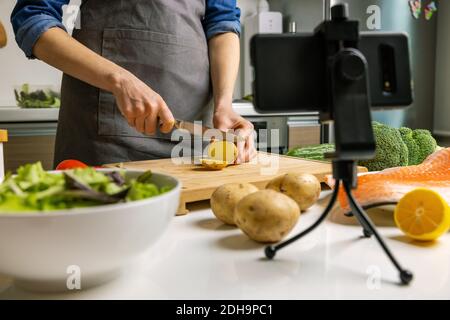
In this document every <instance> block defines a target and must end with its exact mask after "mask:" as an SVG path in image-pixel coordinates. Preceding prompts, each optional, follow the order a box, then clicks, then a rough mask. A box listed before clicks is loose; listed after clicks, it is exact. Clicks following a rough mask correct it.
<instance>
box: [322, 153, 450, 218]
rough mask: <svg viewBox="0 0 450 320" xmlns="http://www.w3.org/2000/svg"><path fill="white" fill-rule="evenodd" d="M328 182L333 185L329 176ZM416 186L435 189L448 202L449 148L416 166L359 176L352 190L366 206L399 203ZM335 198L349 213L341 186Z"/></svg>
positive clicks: (449, 198)
mask: <svg viewBox="0 0 450 320" xmlns="http://www.w3.org/2000/svg"><path fill="white" fill-rule="evenodd" d="M328 184H329V185H330V187H333V186H334V180H333V179H332V177H329V179H328ZM416 188H428V189H431V190H434V191H436V192H438V193H439V194H440V195H441V196H442V197H443V198H444V199H445V200H446V201H447V203H449V204H450V148H446V149H442V150H440V151H438V152H435V153H433V154H432V155H430V156H429V157H428V158H427V159H426V160H425V161H424V162H423V163H422V164H420V165H417V166H408V167H398V168H391V169H386V170H383V171H380V172H378V173H373V174H366V175H362V176H359V177H358V188H357V189H356V190H353V194H354V196H355V198H356V200H357V201H358V202H359V203H360V204H361V205H362V206H368V205H372V204H375V203H380V202H398V201H399V200H400V199H401V198H402V197H403V196H404V195H405V194H406V193H408V192H409V191H411V190H414V189H416ZM338 199H339V203H340V207H341V209H340V211H341V212H343V213H344V212H349V211H350V206H349V204H348V200H347V197H346V195H345V193H344V190H343V188H342V189H341V190H340V191H339V197H338ZM338 210H339V209H338Z"/></svg>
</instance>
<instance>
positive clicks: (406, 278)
mask: <svg viewBox="0 0 450 320" xmlns="http://www.w3.org/2000/svg"><path fill="white" fill-rule="evenodd" d="M344 188H345V191H346V192H347V195H348V198H349V201H350V203H351V205H352V208H353V207H354V208H355V209H354V211H353V214H354V215H356V216H357V217H359V218H358V219H359V220H361V221H362V222H363V223H364V225H365V226H367V228H369V230H370V231H371V232H372V234H373V235H374V236H375V238H376V239H377V241H378V243H379V244H380V246H381V248H382V249H383V250H384V252H385V253H386V255H387V256H388V258H389V259H390V260H391V262H392V263H393V264H394V266H395V268H397V270H398V271H399V273H400V280H401V282H402V283H403V284H409V283H410V282H411V280H412V279H413V274H412V273H411V272H410V271H408V270H406V269H403V268H402V267H401V265H400V264H399V263H398V261H397V259H395V257H394V255H393V254H392V252H391V251H390V250H389V248H388V246H387V245H386V243H385V242H384V240H383V238H382V237H381V236H380V234H379V233H378V232H377V230H376V228H375V225H374V224H373V223H372V221H371V220H370V218H369V217H368V216H367V215H366V213H365V212H364V210H363V209H362V208H361V207H360V205H359V204H358V203H357V202H356V201H355V198H354V197H353V194H352V190H351V188H350V186H349V185H345V184H344Z"/></svg>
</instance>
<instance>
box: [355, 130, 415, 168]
mask: <svg viewBox="0 0 450 320" xmlns="http://www.w3.org/2000/svg"><path fill="white" fill-rule="evenodd" d="M373 132H374V135H375V141H376V145H377V150H376V154H375V158H374V159H371V160H365V161H360V162H359V164H360V165H362V166H365V167H367V169H369V170H370V171H380V170H384V169H387V168H393V167H401V166H406V165H408V147H407V146H406V144H405V143H404V142H403V140H402V137H401V135H400V132H399V130H398V129H395V128H391V127H389V126H387V125H384V124H381V123H378V122H374V123H373Z"/></svg>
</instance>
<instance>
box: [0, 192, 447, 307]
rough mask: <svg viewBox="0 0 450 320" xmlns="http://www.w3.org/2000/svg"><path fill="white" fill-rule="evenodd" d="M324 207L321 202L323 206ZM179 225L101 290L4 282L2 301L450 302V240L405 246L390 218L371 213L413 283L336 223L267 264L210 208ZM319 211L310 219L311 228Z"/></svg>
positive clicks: (374, 247)
mask: <svg viewBox="0 0 450 320" xmlns="http://www.w3.org/2000/svg"><path fill="white" fill-rule="evenodd" d="M323 204H324V201H323V200H322V205H323ZM193 209H194V210H193V212H191V213H190V214H189V215H187V216H183V217H177V218H175V219H174V221H173V222H172V225H171V227H170V228H169V230H168V231H167V232H166V233H165V235H164V236H163V238H162V239H161V240H160V241H159V242H158V243H157V245H156V246H155V247H153V248H152V249H150V250H149V252H148V253H147V254H145V255H144V256H142V258H140V259H139V260H138V261H137V262H136V263H135V264H134V265H132V266H130V267H128V269H126V270H124V272H123V274H122V276H121V277H119V278H118V279H116V280H114V281H113V282H110V283H108V284H105V285H103V286H100V287H96V288H92V289H88V290H85V291H78V292H72V293H65V294H37V293H28V292H24V291H22V290H21V289H19V288H17V287H15V286H14V285H13V282H12V280H11V279H7V278H5V277H3V278H2V277H0V299H15V298H24V299H41V298H50V299H53V298H55V299H316V298H319V299H334V298H338V299H366V298H368V299H418V298H420V299H449V298H450V274H449V273H450V254H449V252H450V234H446V235H445V236H444V237H442V238H441V239H440V240H439V241H438V242H436V243H434V244H431V245H429V244H428V245H425V244H422V245H419V244H416V243H413V242H411V241H409V240H407V239H406V238H405V237H403V236H402V234H401V232H400V231H399V230H398V229H397V228H395V227H393V225H392V224H393V222H392V214H391V213H388V212H386V211H377V212H373V213H372V214H371V215H372V216H373V217H374V218H376V223H377V224H378V225H384V227H380V228H379V230H380V231H381V233H382V234H383V235H384V236H385V238H386V239H387V242H388V244H389V246H390V247H391V249H392V250H393V252H394V253H395V255H396V256H397V257H398V259H399V260H400V263H401V264H403V265H404V266H405V267H407V268H408V269H410V270H412V271H413V272H414V275H415V279H414V280H413V282H412V283H411V285H410V286H408V287H404V286H400V285H398V284H397V283H398V274H397V272H396V270H394V268H393V266H392V265H391V263H390V262H389V261H388V259H387V257H386V256H385V255H384V253H383V252H382V251H381V249H380V247H379V246H378V243H376V242H375V240H374V239H361V238H360V235H361V229H360V228H359V227H356V226H354V225H344V224H343V222H344V221H342V219H346V220H345V222H347V221H348V220H347V219H348V218H336V217H334V218H331V219H330V220H328V221H327V222H326V223H325V224H324V225H322V226H321V227H320V228H319V229H317V230H316V231H315V232H313V233H312V234H310V235H309V236H308V237H306V238H304V239H303V240H301V241H299V242H297V243H295V244H294V245H291V246H289V247H287V248H286V249H285V250H282V251H281V252H279V253H278V255H277V257H276V258H275V260H274V261H266V260H265V259H263V246H261V245H259V244H257V243H255V242H253V241H251V240H249V239H248V238H246V236H244V235H243V234H242V233H241V232H240V231H239V230H237V229H234V228H230V227H226V226H224V225H222V224H221V223H220V222H219V221H218V220H216V219H215V218H214V217H213V215H212V212H211V210H210V209H209V208H208V207H207V204H203V205H201V204H200V205H197V207H196V208H193ZM321 210H322V206H321V205H317V206H315V207H314V208H312V209H311V210H310V211H309V212H308V213H304V214H303V215H302V216H301V218H300V220H299V223H298V225H297V227H296V231H298V230H300V229H304V228H305V227H306V226H309V225H310V224H311V223H312V222H313V221H314V220H315V219H316V218H317V217H318V215H319V214H320V211H321Z"/></svg>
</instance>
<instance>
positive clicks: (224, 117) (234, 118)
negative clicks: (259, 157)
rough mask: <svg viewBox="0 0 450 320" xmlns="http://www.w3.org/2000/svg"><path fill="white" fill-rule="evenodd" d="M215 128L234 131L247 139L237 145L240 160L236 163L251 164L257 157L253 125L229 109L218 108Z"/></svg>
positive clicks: (215, 113)
mask: <svg viewBox="0 0 450 320" xmlns="http://www.w3.org/2000/svg"><path fill="white" fill-rule="evenodd" d="M213 123H214V128H216V129H219V130H222V131H229V130H232V131H233V133H234V134H236V135H238V136H241V137H243V138H245V140H244V141H239V142H238V143H237V148H238V158H237V159H236V163H244V162H249V161H250V160H252V159H253V158H254V157H255V156H256V149H255V142H254V135H253V132H254V128H253V124H252V123H251V122H249V121H247V120H245V119H244V118H243V117H241V116H240V115H238V114H237V113H236V112H234V111H233V109H232V108H231V107H229V108H224V109H220V108H216V111H215V112H214V117H213Z"/></svg>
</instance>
